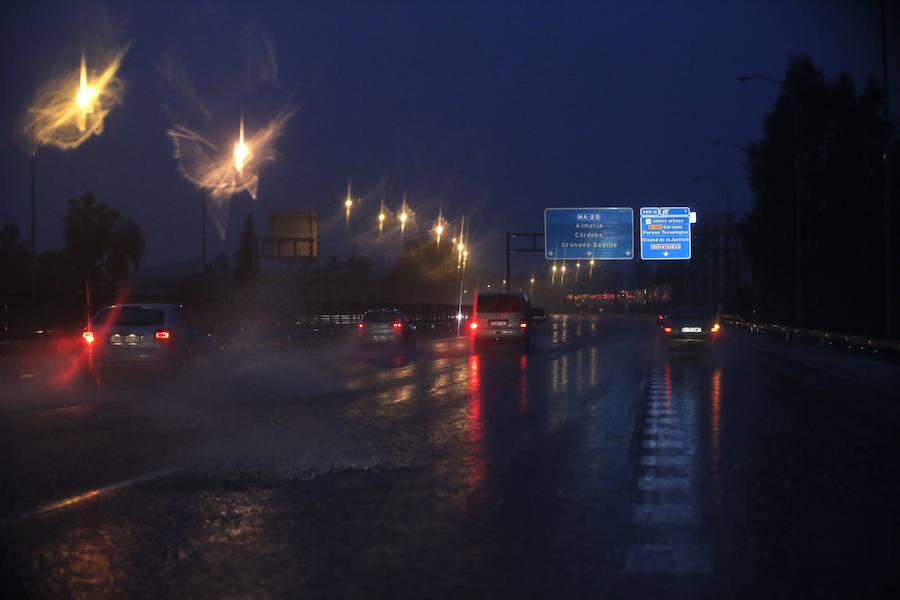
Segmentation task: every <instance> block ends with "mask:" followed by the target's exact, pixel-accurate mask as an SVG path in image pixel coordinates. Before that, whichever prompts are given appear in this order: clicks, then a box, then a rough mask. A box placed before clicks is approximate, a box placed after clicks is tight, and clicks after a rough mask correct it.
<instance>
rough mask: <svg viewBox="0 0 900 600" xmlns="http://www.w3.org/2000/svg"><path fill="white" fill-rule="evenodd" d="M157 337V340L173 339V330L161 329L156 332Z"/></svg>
mask: <svg viewBox="0 0 900 600" xmlns="http://www.w3.org/2000/svg"><path fill="white" fill-rule="evenodd" d="M155 337H156V339H157V340H171V339H172V332H170V331H169V330H168V329H160V330H159V331H157V332H156V336H155Z"/></svg>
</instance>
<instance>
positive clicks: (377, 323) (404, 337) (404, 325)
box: [357, 308, 416, 349]
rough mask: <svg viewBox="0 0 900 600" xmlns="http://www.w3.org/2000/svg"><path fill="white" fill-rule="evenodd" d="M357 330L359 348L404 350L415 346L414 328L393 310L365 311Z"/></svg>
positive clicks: (400, 314) (407, 320) (403, 316)
mask: <svg viewBox="0 0 900 600" xmlns="http://www.w3.org/2000/svg"><path fill="white" fill-rule="evenodd" d="M357 329H358V334H359V343H360V345H361V346H375V345H387V346H392V347H401V348H406V349H411V348H415V346H416V326H415V325H414V324H413V323H412V322H411V321H410V320H409V317H407V316H406V315H405V314H404V313H403V312H402V311H399V310H397V309H395V308H381V309H377V310H368V311H366V313H365V314H364V315H363V318H362V321H360V322H359V323H358V324H357Z"/></svg>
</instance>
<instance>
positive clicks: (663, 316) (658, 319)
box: [656, 315, 666, 321]
mask: <svg viewBox="0 0 900 600" xmlns="http://www.w3.org/2000/svg"><path fill="white" fill-rule="evenodd" d="M665 318H666V315H656V320H657V321H662V320H663V319H665Z"/></svg>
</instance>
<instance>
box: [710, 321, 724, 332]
mask: <svg viewBox="0 0 900 600" xmlns="http://www.w3.org/2000/svg"><path fill="white" fill-rule="evenodd" d="M720 329H722V327H720V326H719V324H718V323H716V324H715V325H713V326H712V329H710V331H712V332H713V333H715V332H717V331H719V330H720Z"/></svg>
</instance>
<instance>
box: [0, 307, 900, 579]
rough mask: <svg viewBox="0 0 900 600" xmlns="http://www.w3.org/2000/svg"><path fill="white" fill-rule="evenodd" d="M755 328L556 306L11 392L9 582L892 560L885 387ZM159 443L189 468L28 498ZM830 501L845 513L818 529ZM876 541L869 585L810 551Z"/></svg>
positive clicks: (171, 460)
mask: <svg viewBox="0 0 900 600" xmlns="http://www.w3.org/2000/svg"><path fill="white" fill-rule="evenodd" d="M743 335H744V334H741V333H737V332H733V333H732V332H727V335H726V336H725V338H724V339H723V340H722V343H721V344H720V347H718V348H716V349H715V350H714V351H711V352H686V353H667V352H665V351H663V350H662V349H661V348H660V347H659V346H658V343H657V336H656V331H655V329H654V327H653V325H652V324H651V323H650V322H649V321H645V320H642V319H640V318H615V317H607V318H598V317H593V318H591V317H559V318H552V319H550V320H549V321H548V322H547V323H544V324H542V325H541V326H540V330H539V336H538V344H537V348H536V349H535V350H534V351H532V352H531V353H528V354H525V353H523V352H522V351H521V349H520V348H514V347H509V348H498V349H488V350H486V351H481V352H479V353H473V352H471V351H470V348H469V347H468V344H467V343H466V341H465V340H456V339H439V340H422V341H421V343H420V346H421V347H420V350H419V351H418V352H417V353H415V354H410V355H407V356H402V355H398V356H383V355H379V354H377V353H365V354H362V355H360V354H359V353H358V352H357V351H356V349H355V348H353V347H352V346H350V345H346V344H338V345H331V346H329V347H326V348H322V349H321V350H320V351H319V352H317V353H315V354H313V353H311V352H310V351H309V349H308V348H306V349H297V350H288V351H277V352H274V351H266V352H261V353H258V354H252V355H248V356H246V357H243V359H242V360H241V362H240V364H238V365H236V366H235V368H234V369H232V371H231V372H230V373H229V374H228V375H227V376H226V377H207V376H198V378H197V379H196V380H187V381H182V382H179V383H177V384H172V385H163V386H160V387H158V388H155V389H153V390H152V391H151V392H142V393H141V394H138V395H137V396H135V395H134V394H132V393H131V392H130V390H127V389H111V390H102V391H101V392H100V394H101V395H102V396H103V401H102V402H96V401H95V398H94V397H93V396H91V397H88V396H85V394H88V392H84V391H75V392H69V393H67V395H66V396H65V397H60V398H59V403H60V405H63V404H66V405H71V406H72V407H73V408H63V409H62V410H59V409H56V408H52V407H50V408H47V409H46V410H42V411H23V410H21V409H18V408H17V409H16V410H13V411H8V412H7V413H6V417H7V418H6V419H5V420H4V423H3V424H2V425H0V427H2V431H0V434H2V435H3V440H4V441H2V442H0V445H2V448H0V450H2V451H3V453H4V454H3V455H4V456H5V457H9V460H8V462H7V464H6V465H5V466H4V467H3V469H2V473H0V477H2V479H0V483H2V484H3V489H4V490H9V491H10V493H7V494H6V495H5V496H4V498H3V499H2V500H0V508H2V510H0V517H7V518H8V517H10V516H12V517H13V518H16V516H17V515H18V516H22V515H26V517H23V518H18V519H16V520H15V521H14V522H11V523H7V524H5V525H3V526H2V527H3V528H4V529H3V532H4V537H6V538H7V539H12V540H14V542H13V543H10V544H7V545H6V548H5V554H6V556H5V558H6V560H3V561H0V577H2V581H3V584H4V586H6V587H7V588H8V590H9V591H10V593H9V594H6V596H8V597H15V596H20V595H28V596H38V597H41V596H74V597H79V596H81V597H129V596H132V597H133V596H146V597H166V596H169V597H183V596H210V597H211V596H216V597H218V596H226V597H246V596H248V595H259V596H263V597H295V596H297V595H303V594H308V595H327V596H350V595H361V594H363V593H365V594H366V595H367V596H392V597H396V596H400V597H407V596H416V597H421V596H423V595H431V596H453V597H458V596H461V595H465V596H497V595H502V596H507V595H526V596H560V595H562V596H570V595H579V596H581V595H590V596H597V595H613V596H615V597H621V596H642V597H650V596H655V595H660V594H663V593H664V594H665V595H667V596H670V597H671V596H675V597H700V596H709V597H717V596H719V595H721V594H731V595H734V596H745V597H756V596H758V595H759V593H761V592H762V591H763V590H767V591H768V590H776V591H778V593H777V594H775V595H778V594H781V593H782V592H783V594H782V595H786V596H791V595H796V594H792V593H791V592H792V591H793V592H796V591H797V590H801V589H802V590H816V589H821V590H828V591H829V593H831V592H840V591H842V590H845V589H848V590H849V589H853V590H857V591H858V590H876V591H877V590H885V589H889V588H890V586H891V585H896V583H897V582H896V578H895V577H894V576H892V575H891V574H890V573H891V571H890V567H889V566H890V565H891V564H893V563H892V562H891V561H892V560H893V559H895V558H896V556H897V545H896V539H897V536H896V534H897V533H898V521H897V517H896V515H895V514H894V511H893V510H892V508H891V507H892V506H893V503H894V498H896V496H897V492H898V491H900V489H898V484H897V483H895V482H894V481H895V480H896V478H895V477H892V476H889V475H888V473H890V472H892V467H893V466H895V465H893V459H892V458H888V457H889V456H890V457H893V456H896V455H897V453H896V452H895V451H896V450H897V441H896V437H895V436H893V435H892V434H890V433H889V432H890V431H891V430H890V424H891V423H893V424H894V426H896V423H897V421H896V420H893V421H891V418H893V419H895V417H896V411H895V412H894V413H889V417H890V418H888V419H886V420H882V421H881V422H880V424H878V423H875V424H873V423H872V422H871V421H870V420H868V419H867V418H865V416H864V415H858V414H856V413H851V415H850V417H847V414H846V413H847V411H848V410H849V409H848V407H847V406H846V404H842V403H841V402H839V401H837V400H835V398H838V397H844V396H845V395H847V394H852V393H853V391H854V390H852V389H848V384H847V382H846V381H845V380H839V381H838V380H835V381H824V380H825V379H827V378H828V375H827V374H823V373H818V372H810V371H809V370H808V369H806V370H804V369H798V368H796V367H793V366H790V363H787V362H786V361H785V362H783V363H775V364H773V360H774V359H773V358H772V357H771V356H768V355H764V354H761V353H758V352H755V351H754V350H753V346H752V345H750V344H748V343H746V342H745V341H744V339H743V338H742V336H743ZM39 392H40V390H38V391H35V390H31V391H29V392H28V393H31V394H38V393H39ZM23 393H24V392H23ZM43 393H46V394H49V393H50V392H43ZM857 393H858V391H857ZM867 393H869V394H872V392H867ZM91 394H95V393H93V392H92V393H91ZM79 407H81V408H79ZM83 407H88V408H83ZM813 409H814V413H813V414H810V413H809V411H810V410H813ZM848 436H849V437H851V438H852V439H848ZM828 444H831V446H830V448H831V449H830V450H829V449H826V448H827V447H828ZM892 451H893V452H894V454H888V452H892ZM860 461H863V463H864V465H865V466H864V468H862V469H860V468H858V467H855V466H854V465H858V463H859V462H860ZM165 467H172V468H177V469H179V471H178V472H177V473H175V474H173V475H170V476H168V477H165V478H161V479H157V480H155V481H152V482H139V483H137V484H135V485H129V486H123V487H121V488H117V490H116V491H115V492H114V493H110V494H105V495H104V496H103V497H98V498H95V499H92V500H89V501H87V502H83V503H80V505H79V506H77V507H75V506H72V507H69V508H62V509H60V510H55V511H52V513H48V514H42V515H37V516H34V515H32V516H27V511H29V510H30V509H32V508H33V507H35V506H39V505H43V504H46V503H48V502H51V501H54V500H59V499H64V498H66V497H69V496H71V495H76V494H78V493H83V492H84V491H86V490H90V489H94V488H99V487H101V486H104V485H108V484H110V483H113V482H117V481H123V480H128V479H129V478H133V477H134V476H135V475H139V474H141V473H148V472H154V471H155V470H158V469H160V468H165ZM815 474H818V476H819V477H820V478H821V479H822V480H824V481H827V482H828V484H830V486H829V485H826V484H825V483H824V482H823V481H819V480H817V479H815V477H816V475H815ZM873 477H874V478H875V479H872V478H873ZM815 494H817V496H816V495H815ZM814 503H817V504H816V505H815V506H813V504H814ZM830 511H840V513H839V514H841V515H842V516H843V518H844V520H845V521H846V523H845V524H844V525H842V526H838V527H832V530H831V531H832V534H833V535H832V537H831V538H830V539H826V540H824V541H823V540H822V539H821V536H820V535H817V532H818V531H819V529H817V527H818V528H821V527H822V526H823V523H827V522H828V521H829V520H830V519H833V518H834V515H833V514H832V513H831V512H830ZM810 513H811V514H812V515H814V516H815V518H813V517H811V516H810ZM876 530H877V531H879V532H880V533H875V534H872V533H871V532H872V531H876ZM866 544H868V545H869V546H870V547H871V548H872V552H873V553H874V554H872V555H870V556H869V557H868V559H867V561H868V562H866V563H865V565H868V566H869V567H871V566H875V567H881V568H882V570H881V571H879V572H878V574H876V575H874V576H871V577H870V580H869V587H866V586H865V585H863V586H860V585H859V584H858V582H857V583H855V584H854V585H853V586H851V587H841V585H842V582H843V581H844V580H841V579H840V578H839V577H838V576H837V575H832V576H827V577H824V578H822V577H819V578H818V579H816V576H814V575H813V573H818V572H819V569H820V568H822V566H823V565H825V566H828V567H830V568H831V569H833V570H836V569H838V566H837V565H842V568H843V569H844V572H845V573H846V572H847V571H848V570H850V571H851V572H852V570H853V569H859V572H862V570H863V569H864V566H865V565H864V564H863V562H862V560H861V559H860V558H859V556H858V555H857V556H854V555H853V554H852V552H851V550H850V549H851V548H853V547H854V545H855V547H859V546H860V545H866ZM817 546H822V547H827V548H829V549H830V551H831V555H830V556H826V555H824V554H823V552H822V551H821V550H819V549H818V547H817ZM629 565H630V566H629ZM835 572H837V571H835ZM820 581H821V582H824V583H827V586H828V587H820V586H818V584H817V582H820ZM847 581H850V579H849V578H848V579H847ZM803 586H806V587H803Z"/></svg>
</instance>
